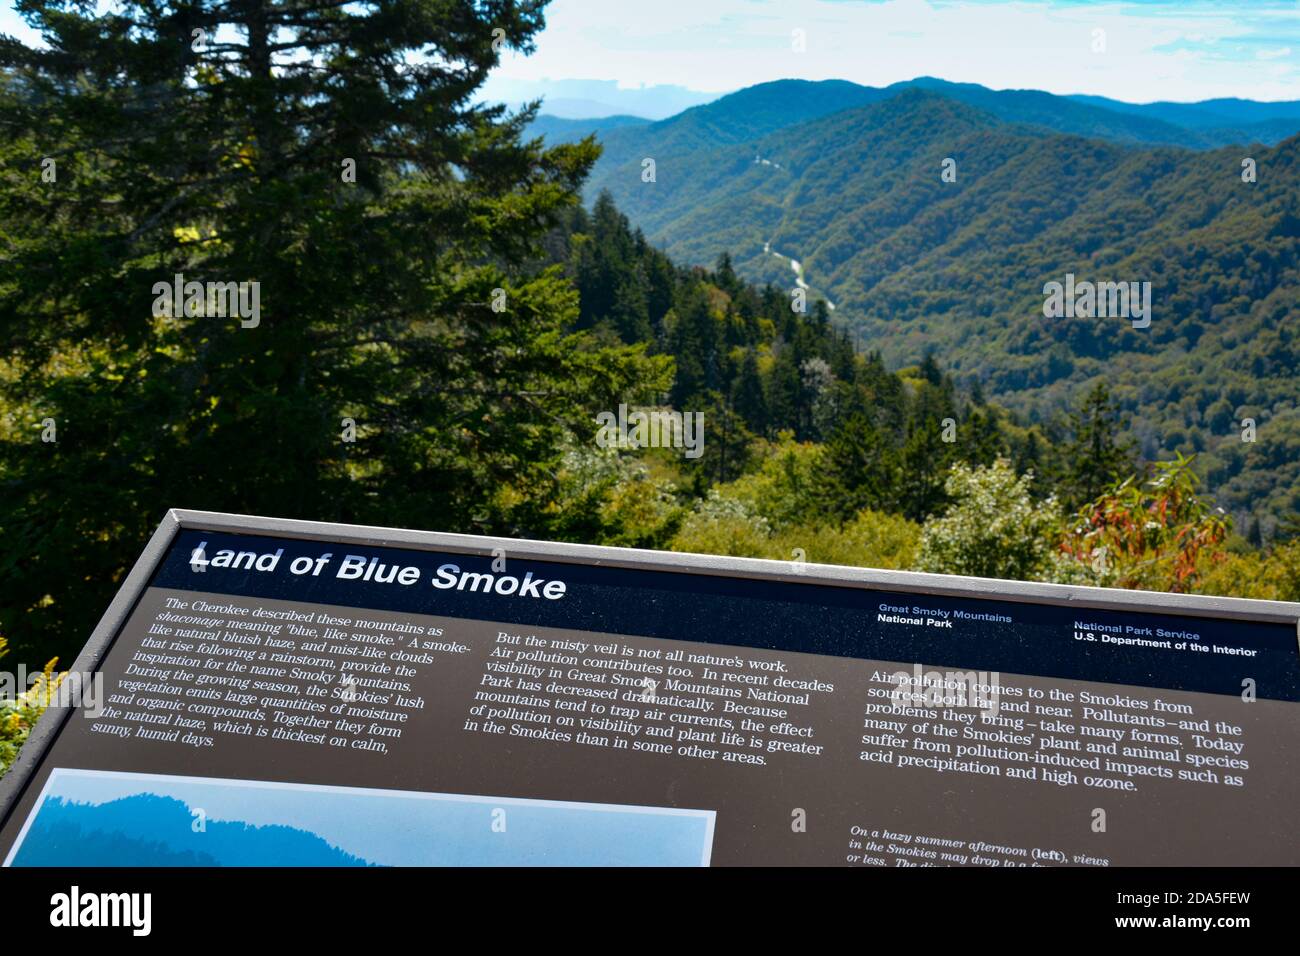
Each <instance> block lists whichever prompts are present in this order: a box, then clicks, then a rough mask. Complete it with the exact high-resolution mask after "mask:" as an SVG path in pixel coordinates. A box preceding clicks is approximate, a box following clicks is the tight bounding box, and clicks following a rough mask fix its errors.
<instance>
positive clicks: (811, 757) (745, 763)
mask: <svg viewBox="0 0 1300 956" xmlns="http://www.w3.org/2000/svg"><path fill="white" fill-rule="evenodd" d="M1297 616H1298V615H1297V608H1296V607H1295V606H1293V605H1286V604H1276V603H1270V602H1258V601H1237V600H1232V599H1211V598H1190V597H1179V596H1172V595H1150V594H1145V595H1144V594H1135V593H1132V592H1112V591H1103V590H1098V589H1088V588H1067V587H1058V586H1053V585H1033V584H1016V583H1010V582H995V581H981V580H975V579H961V578H947V577H937V576H931V575H918V574H906V573H885V572H869V571H862V570H858V569H847V568H829V567H804V566H800V565H791V564H783V563H780V562H763V561H745V560H740V559H723V558H704V557H689V556H682V555H670V554H658V553H650V552H637V551H622V550H617V549H608V548H589V547H584V546H577V545H547V544H540V543H537V542H523V541H506V540H498V539H485V538H474V537H467V536H460V535H435V534H424V533H418V532H402V531H392V530H383V529H368V528H354V527H346V526H334V525H319V524H312V523H307V522H289V521H271V520H266V519H258V518H246V517H239V516H228V515H212V514H203V513H192V512H176V513H173V514H171V515H169V517H168V520H167V521H165V522H164V524H163V526H162V527H161V528H160V529H159V532H158V534H157V535H156V536H155V539H154V541H153V542H152V543H151V544H150V547H149V549H148V551H147V552H146V554H145V555H144V557H142V558H141V561H140V563H139V564H138V565H137V567H136V569H135V571H134V572H133V573H132V576H131V578H130V579H129V580H128V582H127V583H126V585H125V586H124V588H123V590H122V592H121V593H120V594H119V596H118V598H117V600H116V601H115V603H114V605H113V607H112V608H110V610H109V612H108V614H107V615H106V616H105V620H104V622H103V623H102V624H101V626H100V628H99V630H98V631H97V632H96V634H95V636H94V637H93V638H92V640H91V642H90V644H89V645H88V646H87V649H86V651H85V652H84V653H83V655H82V657H81V659H80V660H79V661H78V662H77V665H76V667H75V670H76V671H77V672H79V675H80V676H79V677H78V679H77V681H76V682H75V683H77V684H78V685H79V687H80V690H81V691H82V693H81V694H80V698H81V699H80V700H79V701H76V703H78V704H79V705H80V706H68V707H62V708H58V709H57V710H55V711H51V712H50V714H49V716H48V717H47V718H46V719H44V720H42V722H41V725H40V727H39V728H38V729H37V733H36V734H35V735H34V737H33V740H32V741H31V742H30V743H29V745H28V747H27V750H26V752H25V753H24V755H23V757H22V759H21V761H20V763H19V764H18V766H17V767H16V768H15V770H14V771H12V772H11V773H10V774H9V776H8V777H6V778H5V780H4V781H3V783H2V784H0V788H2V789H0V798H2V799H3V800H4V810H5V814H6V816H5V819H4V823H3V828H2V830H0V853H3V858H4V861H5V864H6V865H8V866H61V865H62V866H66V865H72V866H78V865H84V866H121V865H131V866H217V865H222V866H238V865H285V864H288V865H306V866H370V865H378V866H402V865H447V864H450V865H528V864H542V865H586V864H628V865H670V866H701V865H718V866H723V865H759V864H812V865H832V864H839V865H849V866H871V867H887V866H889V867H892V866H924V865H975V866H997V867H1005V866H1016V867H1019V866H1071V865H1073V866H1091V867H1107V866H1125V865H1135V864H1158V865H1257V864H1295V863H1297V862H1300V825H1298V824H1297V817H1296V815H1295V813H1294V812H1293V805H1292V804H1293V801H1294V795H1295V793H1296V792H1297V790H1298V789H1300V787H1298V786H1297V784H1300V764H1298V763H1297V761H1296V758H1295V744H1296V741H1297V739H1298V732H1300V658H1298V653H1297V639H1296V636H1297V630H1296V622H1297Z"/></svg>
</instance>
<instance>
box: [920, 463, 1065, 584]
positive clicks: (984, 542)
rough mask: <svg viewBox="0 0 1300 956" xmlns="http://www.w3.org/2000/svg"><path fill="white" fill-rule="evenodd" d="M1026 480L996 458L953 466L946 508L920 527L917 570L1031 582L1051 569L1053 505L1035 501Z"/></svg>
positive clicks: (1055, 521) (1054, 523)
mask: <svg viewBox="0 0 1300 956" xmlns="http://www.w3.org/2000/svg"><path fill="white" fill-rule="evenodd" d="M1030 483H1031V478H1030V476H1029V475H1020V476H1017V475H1016V473H1015V471H1014V470H1013V469H1012V467H1011V464H1010V463H1009V462H1008V461H1006V460H1005V459H999V460H998V461H996V462H994V463H993V464H992V465H989V466H987V467H982V468H971V467H970V466H968V465H965V464H961V463H959V464H956V465H954V466H953V468H952V471H951V472H949V474H948V479H947V482H946V483H945V491H946V493H947V495H948V497H949V499H950V500H951V504H949V505H948V507H947V509H946V510H945V511H944V512H943V514H942V515H940V516H938V517H934V518H931V519H930V520H929V521H927V522H926V523H925V524H924V525H923V526H922V528H921V550H920V553H919V554H918V555H917V560H916V570H918V571H932V572H937V573H940V574H967V575H973V576H975V577H984V578H1007V579H1010V580H1015V581H1028V580H1035V579H1037V578H1039V577H1041V576H1042V575H1043V574H1044V573H1045V572H1047V571H1048V569H1049V568H1050V567H1051V565H1052V554H1053V551H1054V538H1055V534H1056V529H1057V528H1058V527H1059V522H1060V517H1059V515H1058V513H1057V509H1056V504H1055V502H1053V501H1051V500H1048V501H1036V500H1035V499H1034V498H1033V496H1032V495H1031V494H1030V491H1029V488H1030Z"/></svg>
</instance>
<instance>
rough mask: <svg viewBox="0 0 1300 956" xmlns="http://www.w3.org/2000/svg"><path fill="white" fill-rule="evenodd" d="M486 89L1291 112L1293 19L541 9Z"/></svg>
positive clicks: (922, 6)
mask: <svg viewBox="0 0 1300 956" xmlns="http://www.w3.org/2000/svg"><path fill="white" fill-rule="evenodd" d="M796 30H802V31H803V35H802V36H803V39H804V50H803V51H802V52H799V51H798V50H796V49H795V46H796V45H797V44H795V42H794V40H795V39H796V37H797V34H795V33H794V31H796ZM1095 30H1104V31H1105V35H1104V41H1105V43H1104V52H1100V51H1095V50H1094V44H1095V40H1096V36H1095V34H1094V31H1095ZM499 74H500V78H501V79H509V80H516V81H519V80H529V81H538V80H542V79H544V78H546V79H551V80H555V79H560V78H576V77H583V78H592V79H603V80H617V81H618V82H619V83H620V84H621V85H623V86H638V85H640V84H643V83H644V84H674V85H679V86H685V87H689V88H691V89H696V90H710V91H719V92H720V91H729V90H734V89H739V88H741V87H744V86H749V85H752V84H754V83H760V82H764V81H768V80H774V79H781V78H785V77H797V78H802V79H810V80H820V79H831V78H839V79H846V80H852V81H854V82H857V83H863V84H866V85H870V86H885V85H888V84H890V83H893V82H896V81H899V80H907V79H912V78H914V77H917V76H939V77H942V78H943V79H947V80H955V81H961V82H973V83H980V84H983V85H985V86H989V87H992V88H994V89H1008V88H1020V89H1025V88H1030V89H1041V90H1047V91H1048V92H1052V93H1092V94H1098V95H1102V96H1110V97H1114V98H1116V99H1123V100H1128V101H1131V102H1149V101H1152V100H1177V101H1192V100H1201V99H1210V98H1213V97H1219V96H1239V97H1242V98H1246V99H1265V100H1279V99H1300V4H1298V2H1297V0H1227V2H1220V0H1215V2H1208V0H1130V2H1104V3H1099V2H1080V0H1071V2H1065V0H963V2H952V0H653V2H637V0H554V2H553V3H552V4H551V6H550V7H548V10H547V26H546V30H545V31H544V32H543V33H541V34H540V35H539V37H538V38H537V50H536V52H535V53H534V54H533V55H532V56H529V57H522V56H518V55H512V56H508V57H507V58H506V59H505V60H504V61H503V63H502V66H501V68H500V70H499Z"/></svg>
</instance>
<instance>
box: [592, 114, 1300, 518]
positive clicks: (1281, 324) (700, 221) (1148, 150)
mask: <svg viewBox="0 0 1300 956" xmlns="http://www.w3.org/2000/svg"><path fill="white" fill-rule="evenodd" d="M768 92H771V91H768ZM737 95H739V94H737ZM837 95H839V96H841V97H842V96H844V95H846V91H844V90H840V91H838V94H837ZM847 95H855V94H853V92H852V91H847ZM1044 95H1045V94H1044ZM722 102H723V101H719V103H717V104H710V105H709V106H706V107H697V108H696V110H695V111H688V113H690V112H697V113H698V112H702V111H708V110H709V109H710V108H712V107H717V106H719V104H721V103H722ZM1254 105H1265V104H1254ZM788 109H789V107H788V105H787V110H788ZM686 116H687V114H682V118H685V117H686ZM672 122H673V121H665V123H661V124H656V126H659V127H665V128H666V124H671V123H672ZM699 122H700V121H699V119H698V118H697V119H694V120H692V121H691V127H692V128H695V127H697V126H698V125H699ZM653 128H654V127H637V128H635V129H628V130H621V131H619V133H620V134H623V137H624V140H626V139H627V138H630V137H631V136H633V135H634V134H636V135H646V136H647V137H648V136H649V134H650V132H651V131H652V130H653ZM728 135H734V134H732V133H729V134H728ZM687 141H688V138H686V137H683V136H682V134H681V131H680V130H672V131H671V135H670V136H667V137H666V138H665V142H664V144H663V148H662V149H661V148H658V147H657V144H656V143H655V142H654V141H653V140H648V141H647V142H645V143H643V144H642V145H644V146H645V147H646V152H645V155H648V156H650V157H652V158H653V159H654V160H655V167H654V171H655V181H654V182H645V181H643V178H642V169H643V167H642V159H641V156H639V155H638V153H637V151H635V150H629V147H628V145H627V143H626V142H622V141H621V142H620V144H619V149H618V151H616V152H613V153H607V154H606V156H605V157H604V158H603V159H602V160H601V161H600V162H599V163H598V164H597V166H596V168H595V171H594V173H593V177H592V180H591V186H590V187H589V188H590V189H599V188H607V189H609V190H610V191H611V193H612V194H613V196H614V198H615V200H616V202H617V203H618V205H619V207H620V208H621V209H623V210H624V211H625V212H627V214H628V215H629V216H630V217H631V219H632V220H633V222H635V223H636V224H637V225H639V226H640V227H642V228H643V229H644V230H645V233H646V235H647V237H648V238H649V240H650V241H651V242H653V243H655V244H660V245H662V246H663V247H664V248H665V249H666V250H667V251H668V252H669V253H670V254H671V255H673V256H674V257H675V258H677V259H679V260H680V261H683V262H693V263H708V262H712V261H714V260H715V259H716V257H717V256H718V255H719V254H721V253H722V252H724V251H725V252H729V253H730V254H731V255H732V257H733V261H734V264H735V268H736V270H737V272H738V273H739V274H740V275H742V276H744V277H746V278H749V279H753V280H757V281H764V282H769V281H770V282H774V283H778V284H782V285H784V286H787V287H788V286H790V285H792V284H793V281H794V274H793V273H792V271H791V263H790V261H789V260H790V259H794V260H797V261H798V262H799V264H800V265H801V267H802V270H803V271H802V277H803V279H804V280H806V282H807V283H808V284H809V286H810V287H811V291H812V293H813V294H821V295H825V296H826V297H827V298H828V299H829V300H830V301H831V302H832V303H834V306H835V313H834V314H835V318H836V321H837V323H838V324H841V325H842V326H843V327H845V328H849V329H851V330H852V331H853V332H854V334H855V335H856V336H857V338H858V340H859V341H860V343H861V344H862V345H863V347H865V348H869V349H873V350H879V351H880V353H881V354H882V356H883V358H884V359H885V361H886V363H887V364H888V365H890V366H892V367H899V366H902V365H907V364H911V363H914V362H916V361H918V360H919V358H920V357H921V356H922V355H923V354H924V352H925V350H926V349H934V350H935V351H936V354H937V356H938V357H939V358H940V360H941V361H942V363H943V364H944V365H945V366H947V367H951V368H953V369H954V371H955V373H956V374H957V377H958V379H959V380H960V381H964V382H968V383H969V382H971V381H975V380H978V381H980V382H981V384H982V385H983V386H984V388H985V389H986V390H987V392H988V393H989V395H990V396H991V397H996V398H997V399H998V400H999V401H1000V402H1002V403H1004V404H1006V405H1007V406H1009V407H1011V408H1015V409H1018V410H1019V411H1021V412H1023V413H1025V414H1026V415H1027V416H1029V419H1030V420H1035V419H1043V418H1045V417H1049V416H1051V415H1053V414H1057V413H1060V412H1061V411H1063V410H1064V409H1065V408H1067V407H1069V406H1071V405H1073V404H1075V403H1077V401H1078V399H1079V397H1080V396H1081V394H1082V393H1083V392H1084V391H1086V389H1087V388H1088V387H1089V386H1090V385H1091V384H1092V383H1093V382H1095V381H1097V380H1106V381H1108V382H1110V383H1111V384H1112V385H1113V386H1114V390H1115V396H1116V398H1117V399H1118V400H1119V402H1120V403H1121V405H1122V406H1123V407H1124V409H1125V410H1126V411H1127V412H1129V413H1130V417H1131V420H1132V428H1133V434H1134V435H1135V437H1136V438H1137V439H1138V440H1139V442H1140V447H1141V450H1142V452H1143V453H1144V455H1145V456H1146V457H1148V458H1150V459H1155V458H1159V457H1168V456H1169V455H1171V454H1172V453H1173V452H1175V451H1178V450H1181V451H1184V452H1187V453H1191V452H1199V453H1201V454H1202V462H1203V465H1202V467H1203V468H1204V469H1205V470H1206V477H1207V484H1208V486H1209V488H1210V490H1212V491H1214V492H1215V493H1217V495H1218V496H1219V499H1220V501H1221V503H1222V504H1224V505H1225V506H1226V507H1228V508H1229V509H1231V510H1233V511H1234V512H1236V513H1237V514H1238V515H1239V517H1244V516H1245V515H1246V514H1248V513H1251V512H1255V511H1262V512H1263V513H1265V514H1270V515H1273V516H1277V515H1281V514H1283V513H1286V512H1288V511H1291V510H1295V509H1296V508H1297V507H1300V454H1297V452H1298V451H1300V412H1298V411H1297V410H1296V406H1297V404H1300V384H1298V383H1297V381H1296V379H1295V377H1294V371H1295V370H1296V369H1297V368H1300V347H1297V346H1296V344H1295V343H1294V340H1293V333H1292V332H1291V328H1290V325H1289V324H1288V323H1287V322H1286V319H1287V318H1288V317H1294V316H1295V315H1296V314H1297V312H1298V311H1300V206H1298V204H1300V159H1298V156H1297V154H1298V153H1300V137H1292V138H1291V139H1289V140H1286V141H1284V142H1282V143H1280V144H1278V145H1276V146H1273V147H1264V146H1259V145H1256V146H1252V147H1249V148H1243V147H1226V148H1221V149H1215V150H1208V151H1193V150H1188V149H1179V148H1173V147H1145V146H1134V145H1132V144H1124V143H1115V142H1109V141H1106V140H1099V139H1088V138H1084V137H1079V136H1070V135H1060V134H1056V133H1051V132H1045V131H1044V130H1042V129H1041V128H1036V127H1033V126H1028V125H1024V124H1008V123H1005V122H1003V121H1001V120H1000V119H999V118H998V117H997V116H995V115H994V114H992V113H991V112H989V111H987V110H982V109H975V108H972V107H970V106H969V105H967V104H965V103H962V102H958V101H956V100H954V99H952V98H951V97H950V96H949V95H947V93H942V94H941V93H938V92H933V91H929V90H920V89H909V90H907V91H904V92H902V93H900V94H898V95H895V96H891V97H889V98H887V99H882V100H878V101H877V102H872V103H868V104H867V105H864V106H857V107H851V108H848V109H843V110H836V111H831V112H829V113H826V114H824V115H822V116H820V117H818V118H816V119H812V120H809V121H805V122H799V123H795V124H793V125H788V126H785V127H783V128H780V129H777V130H774V131H772V132H770V133H767V134H765V135H762V136H758V137H755V138H752V139H749V140H742V141H740V142H735V143H734V144H731V145H721V146H716V147H714V148H711V149H708V148H696V147H689V148H682V149H680V150H679V149H678V148H677V147H676V146H675V145H674V144H676V143H681V142H687ZM690 141H692V142H693V141H694V140H693V139H691V140H690ZM620 156H622V157H623V158H621V159H620ZM948 158H951V159H952V160H953V161H954V162H955V167H954V171H955V174H956V176H955V182H945V181H943V179H942V178H941V172H942V164H943V162H944V160H945V159H948ZM1247 160H1249V161H1250V164H1251V165H1252V166H1253V168H1254V171H1255V181H1253V182H1247V181H1244V179H1243V171H1244V167H1243V163H1244V162H1245V161H1247ZM1067 273H1073V274H1074V275H1076V276H1077V277H1078V278H1079V279H1080V280H1085V279H1087V280H1093V281H1148V282H1150V283H1151V297H1152V314H1153V318H1152V322H1151V325H1150V327H1148V328H1145V329H1134V328H1132V327H1131V325H1130V324H1129V323H1127V322H1124V321H1123V320H1120V319H1095V320H1087V319H1080V318H1061V319H1051V320H1049V319H1045V318H1044V317H1043V311H1042V310H1043V301H1044V292H1043V288H1044V284H1045V283H1047V282H1049V281H1058V282H1059V281H1063V279H1064V277H1065V275H1066V274H1067ZM1247 418H1250V419H1253V420H1254V421H1255V423H1256V425H1257V426H1258V440H1257V441H1255V442H1253V443H1252V442H1243V441H1242V440H1241V436H1242V431H1241V430H1242V428H1243V421H1244V420H1245V419H1247Z"/></svg>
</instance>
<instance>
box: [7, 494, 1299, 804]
mask: <svg viewBox="0 0 1300 956" xmlns="http://www.w3.org/2000/svg"><path fill="white" fill-rule="evenodd" d="M182 530H196V531H215V532H227V533H232V534H238V533H244V534H257V535H265V536H270V537H281V538H298V539H303V540H309V541H330V542H339V543H352V544H356V545H361V546H367V545H368V546H371V547H390V548H406V549H409V550H416V551H438V552H452V553H457V554H472V555H478V556H482V557H492V552H493V550H494V549H504V550H505V551H506V552H507V554H508V555H509V557H510V559H511V560H535V561H550V562H555V563H560V564H583V565H591V566H595V567H611V568H615V567H616V568H626V569H631V570H640V571H667V572H672V573H678V574H697V575H714V576H723V577H738V578H749V579H755V580H768V581H781V582H790V583H796V584H814V585H819V586H823V587H827V586H829V587H845V588H859V589H863V590H870V591H881V590H887V591H894V592H906V593H915V594H928V595H939V596H944V597H958V598H962V597H964V598H978V599H984V600H999V601H1011V602H1020V603H1025V604H1053V605H1058V606H1066V607H1079V608H1096V609H1101V610H1110V611H1140V612H1152V613H1160V614H1173V615H1187V616H1196V617H1210V618H1223V619H1230V620H1240V621H1256V622H1263V623H1271V624H1290V625H1292V626H1293V627H1295V628H1296V631H1297V648H1298V649H1300V603H1293V602H1287V601H1261V600H1255V599H1247V598H1232V597H1213V596H1209V595H1201V594H1168V593H1165V592H1160V591H1128V590H1121V589H1117V588H1097V587H1084V586H1080V585H1066V584H1042V583H1038V582H1032V581H1004V580H1000V579H997V578H974V577H963V576H959V575H947V574H925V573H921V572H917V571H882V570H878V569H874V568H856V567H846V566H842V565H827V564H812V563H803V562H794V561H773V560H767V559H759V558H732V557H724V556H720V555H705V554H686V553H680V552H675V551H648V550H642V549H637V548H613V547H606V546H603V545H589V544H566V543H561V542H549V541H534V540H529V539H526V538H495V537H486V536H481V535H470V534H454V533H449V532H440V531H410V530H406V529H401V528H380V527H371V526H366V525H349V524H332V523H329V522H322V521H300V520H296V519H290V518H263V517H258V516H255V515H241V514H226V513H222V512H214V511H189V510H184V509H177V508H173V509H171V510H169V511H168V512H167V514H166V515H165V516H164V517H163V520H162V522H161V523H160V524H159V525H158V528H157V530H155V531H154V533H153V537H151V538H150V539H149V543H148V544H147V545H145V548H144V551H143V552H141V554H140V557H139V558H138V559H137V560H136V562H135V566H134V567H133V568H132V569H131V572H130V573H129V574H128V575H127V576H126V578H125V580H123V582H122V586H121V587H120V588H119V589H118V592H117V594H116V595H115V596H114V598H113V601H112V603H110V604H109V606H108V609H107V610H106V611H105V612H104V615H103V617H102V618H100V621H99V624H98V625H96V627H95V629H94V631H93V632H92V633H91V635H90V639H89V640H88V641H87V642H86V645H85V646H84V647H83V648H82V649H81V653H79V654H78V655H77V658H76V660H75V661H74V662H73V665H72V668H71V669H72V670H74V671H77V672H80V673H83V674H93V673H94V672H96V671H97V670H99V666H100V663H101V662H102V661H103V659H104V657H105V655H106V654H107V653H108V650H109V648H110V647H111V646H112V644H113V642H114V640H116V638H117V636H118V634H119V633H120V632H121V630H122V628H123V627H124V626H125V624H126V622H127V620H128V618H129V617H130V616H131V613H132V612H133V611H134V610H135V606H136V604H137V602H138V601H139V599H140V596H141V595H142V594H143V593H144V591H145V589H146V588H147V587H148V586H149V582H150V580H152V578H153V576H154V572H155V571H156V570H157V568H158V566H159V564H160V563H161V562H162V560H163V558H164V556H165V555H166V554H167V551H168V549H169V548H170V547H171V545H172V542H173V541H174V540H175V538H176V536H177V534H179V533H180V532H181V531H182ZM71 714H72V709H71V708H67V707H60V706H51V707H49V708H48V709H47V710H46V712H45V714H44V715H43V716H42V717H41V719H40V720H39V721H37V724H36V726H35V727H34V728H32V732H31V734H30V735H29V736H28V739H27V741H26V743H25V744H24V745H23V748H22V750H21V751H20V752H19V756H18V759H17V760H15V761H14V764H13V766H12V767H10V769H9V772H8V773H6V774H5V775H4V777H3V778H0V826H3V825H4V824H5V823H6V822H7V821H8V818H9V815H10V813H11V812H12V810H13V808H14V806H15V805H16V804H17V802H18V799H19V798H20V797H21V796H22V794H23V792H24V791H25V790H26V788H27V784H28V782H29V781H30V780H31V778H32V775H33V774H34V773H35V771H36V768H37V767H38V766H39V765H40V763H41V761H42V760H44V758H45V755H46V753H47V752H48V751H49V748H50V746H51V745H52V744H53V742H54V740H55V738H56V737H57V736H58V733H59V731H60V730H61V729H62V728H63V725H64V722H65V721H66V720H67V719H68V718H69V717H70V716H71Z"/></svg>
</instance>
